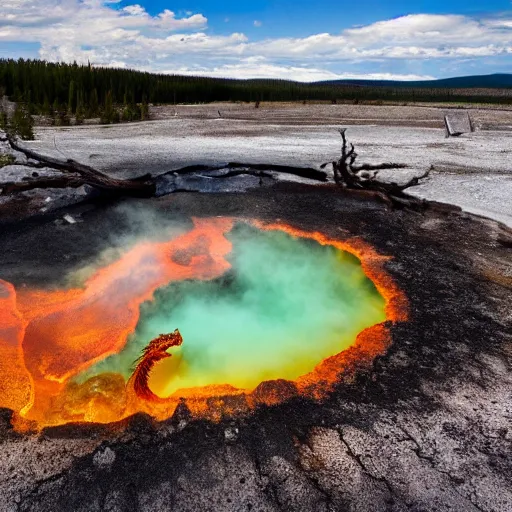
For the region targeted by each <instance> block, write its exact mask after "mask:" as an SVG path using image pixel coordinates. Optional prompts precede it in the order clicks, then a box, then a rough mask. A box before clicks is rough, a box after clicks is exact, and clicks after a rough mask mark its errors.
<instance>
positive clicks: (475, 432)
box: [0, 185, 512, 512]
mask: <svg viewBox="0 0 512 512" xmlns="http://www.w3.org/2000/svg"><path fill="white" fill-rule="evenodd" d="M131 207H133V208H137V209H139V210H140V209H147V208H148V209H151V211H152V212H158V214H157V215H156V217H155V218H158V219H161V218H169V219H183V220H186V221H188V222H189V219H190V216H192V215H194V216H210V215H229V216H240V217H244V216H246V217H251V218H260V219H263V220H269V221H276V220H281V221H283V222H286V223H289V224H291V225H293V226H296V227H298V228H301V229H304V230H319V231H322V232H323V233H325V234H326V235H328V236H330V237H340V236H341V237H350V236H359V237H362V238H363V239H364V240H365V241H367V242H369V243H371V244H373V245H374V246H375V247H376V248H377V249H378V251H379V252H381V253H383V254H387V255H391V256H393V259H392V260H390V261H389V263H388V264H387V270H388V271H389V273H390V274H391V275H392V276H393V277H394V278H395V280H396V281H397V283H398V284H399V285H400V287H401V288H402V289H403V290H404V291H405V293H406V294H407V296H408V298H409V301H410V321H409V322H407V323H403V324H397V325H394V326H392V328H391V329H392V337H393V344H392V346H391V348H390V349H389V350H388V352H387V354H386V355H384V356H382V357H379V358H378V359H377V360H375V362H374V365H373V368H372V369H371V370H369V371H366V372H363V373H359V374H358V375H357V376H356V378H355V379H353V380H352V381H350V382H341V383H339V385H338V386H337V387H336V389H335V391H334V392H333V393H332V394H331V395H330V396H329V397H328V398H327V399H326V400H324V401H323V402H314V401H310V400H308V399H303V398H295V399H292V400H290V401H288V402H286V403H283V404H281V405H278V406H274V407H267V406H264V407H261V408H260V409H258V410H256V411H255V412H254V413H253V414H251V415H250V416H247V417H244V418H239V419H225V420H223V421H221V422H220V423H210V422H208V421H191V420H190V418H189V416H188V415H187V411H184V410H183V409H179V410H178V411H177V412H176V413H175V415H174V416H173V417H172V418H171V419H169V420H168V421H165V422H161V423H157V422H155V421H153V420H152V419H151V418H149V417H147V416H143V415H137V416H135V417H132V418H129V419H128V420H126V421H124V422H123V423H121V424H118V425H115V426H102V425H83V426H79V425H68V426H61V427H57V428H48V429H45V430H43V431H42V432H40V433H32V434H24V435H19V434H16V433H14V432H13V430H12V428H11V426H10V418H11V413H10V411H7V410H4V411H2V413H1V415H0V454H1V456H0V510H2V511H13V512H14V511H20V512H21V511H68V510H69V511H102V510H105V511H162V510H172V511H198V510H201V511H243V510H247V511H262V512H263V511H269V512H270V511H309V510H311V511H324V512H328V511H390V512H391V511H393V512H394V511H397V512H398V511H448V510H452V511H454V510H455V511H489V512H490V511H500V512H508V511H510V510H512V485H511V482H512V457H511V456H510V454H511V453H512V427H511V424H512V422H511V419H512V396H511V394H512V368H511V360H512V334H511V333H512V329H511V323H512V318H511V310H510V298H511V288H512V282H511V275H512V258H511V249H510V247H509V246H508V247H507V244H505V243H503V242H500V240H501V241H503V240H510V238H507V237H509V236H510V235H509V233H508V232H507V231H506V229H505V228H504V227H502V226H500V225H499V224H497V223H495V222H493V221H488V220H484V219H480V218H477V217H473V216H471V215H469V214H464V213H462V212H460V211H458V210H457V209H455V208H453V209H452V208H448V207H436V208H432V209H430V210H428V211H427V212H426V213H425V214H422V215H420V214H417V213H412V212H407V211H395V212H389V211H387V210H386V209H385V207H384V206H383V205H381V204H378V203H373V202H371V201H362V200H360V199H357V198H354V197H351V196H347V195H345V194H343V193H339V192H333V191H327V190H319V189H318V188H316V189H314V188H310V187H305V186H299V185H293V186H292V185H286V186H284V185H281V186H276V187H274V188H273V189H271V190H268V189H265V190H264V191H253V192H249V193H247V194H218V195H200V194H195V193H189V194H174V195H172V196H169V197H164V198H161V199H158V200H151V201H147V202H141V201H134V200H131V201H124V202H122V203H120V204H118V205H114V206H101V205H97V206H95V207H91V206H90V205H89V206H83V205H82V206H79V207H75V208H71V209H69V212H70V213H71V214H72V215H75V216H77V217H80V218H81V220H82V222H80V223H77V224H74V225H55V223H54V222H53V218H52V217H45V218H42V219H31V220H28V221H25V222H21V223H16V224H12V225H11V224H4V225H2V226H0V232H1V236H0V262H1V267H0V268H2V278H3V279H6V280H8V281H12V282H13V283H14V284H15V285H21V284H22V283H23V282H26V283H30V282H46V283H47V284H51V283H52V282H53V283H54V282H57V281H58V279H59V276H62V275H63V274H65V273H66V272H67V271H69V270H70V269H72V268H75V267H76V265H77V264H78V263H79V262H84V261H85V262H87V261H89V260H91V261H92V259H93V258H94V257H95V255H97V254H99V252H100V251H101V250H102V249H104V248H105V247H107V246H108V243H109V240H110V239H109V234H111V233H113V232H115V233H123V232H131V233H133V232H134V231H136V230H137V229H140V230H143V229H144V227H143V226H142V225H141V226H138V227H137V226H134V225H133V224H132V225H129V223H128V221H127V217H126V211H127V210H126V209H127V208H131ZM34 247H37V251H34Z"/></svg>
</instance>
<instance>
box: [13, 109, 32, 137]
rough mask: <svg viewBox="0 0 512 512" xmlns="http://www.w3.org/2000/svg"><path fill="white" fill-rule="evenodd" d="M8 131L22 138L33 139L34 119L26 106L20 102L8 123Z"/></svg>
mask: <svg viewBox="0 0 512 512" xmlns="http://www.w3.org/2000/svg"><path fill="white" fill-rule="evenodd" d="M9 133H10V134H11V135H14V136H16V137H19V138H20V139H22V140H34V120H33V119H32V116H31V115H30V113H29V111H28V110H27V108H26V107H25V106H23V105H21V104H20V103H18V104H17V105H16V109H15V110H14V114H13V116H12V119H11V122H10V123H9Z"/></svg>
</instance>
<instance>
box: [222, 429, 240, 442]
mask: <svg viewBox="0 0 512 512" xmlns="http://www.w3.org/2000/svg"><path fill="white" fill-rule="evenodd" d="M238 432H239V431H238V428H237V427H229V428H227V429H226V430H224V439H225V440H226V441H227V442H228V443H233V442H235V441H236V440H237V439H238Z"/></svg>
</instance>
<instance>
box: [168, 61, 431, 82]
mask: <svg viewBox="0 0 512 512" xmlns="http://www.w3.org/2000/svg"><path fill="white" fill-rule="evenodd" d="M264 61H265V59H263V58H261V59H258V58H250V59H245V60H244V61H243V62H240V63H238V64H225V65H223V66H218V67H214V68H207V67H204V68H201V67H196V68H190V67H182V68H179V69H177V70H167V72H172V73H176V74H183V75H193V76H213V77H218V78H280V79H284V80H296V81H298V82H319V81H322V80H357V79H360V80H404V81H406V80H430V79H433V77H432V76H429V75H414V74H393V73H333V72H331V71H327V70H325V69H318V68H311V67H301V66H279V65H275V64H271V63H267V62H264Z"/></svg>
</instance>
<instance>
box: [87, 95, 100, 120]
mask: <svg viewBox="0 0 512 512" xmlns="http://www.w3.org/2000/svg"><path fill="white" fill-rule="evenodd" d="M99 110H100V103H99V100H98V90H97V89H96V88H94V89H93V90H92V91H91V95H90V97H89V117H95V116H97V115H98V112H99Z"/></svg>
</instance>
